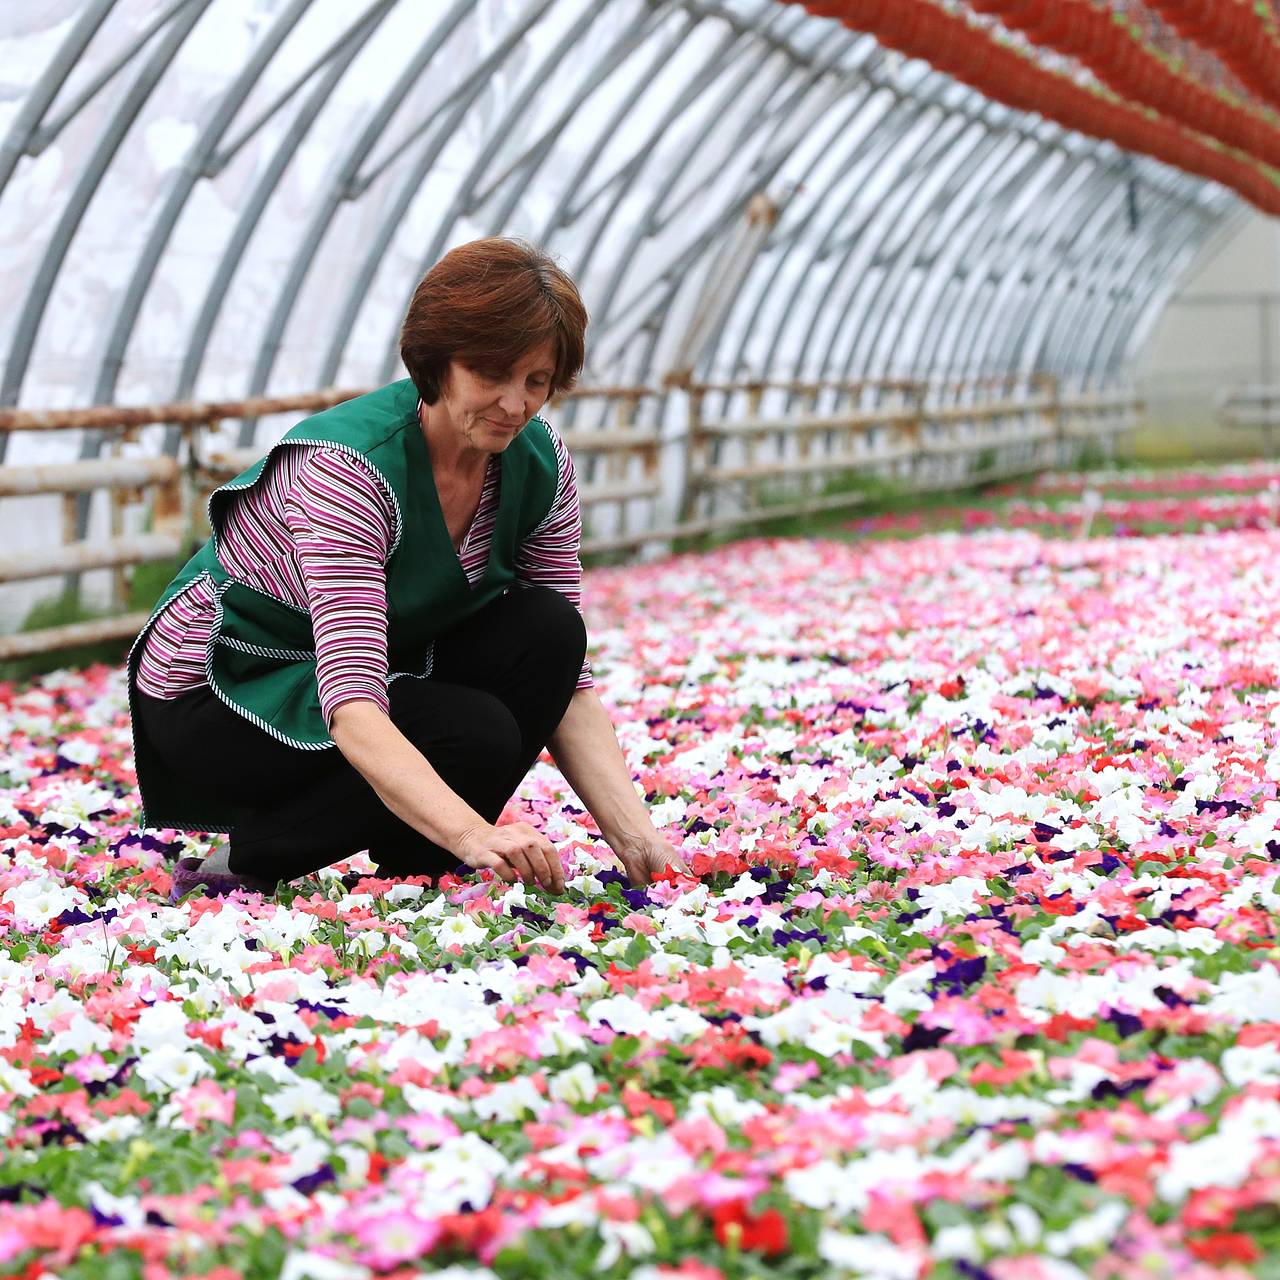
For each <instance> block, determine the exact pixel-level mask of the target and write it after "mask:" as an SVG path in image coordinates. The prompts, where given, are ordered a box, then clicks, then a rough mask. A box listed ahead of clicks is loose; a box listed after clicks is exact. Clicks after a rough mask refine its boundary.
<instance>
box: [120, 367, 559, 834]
mask: <svg viewBox="0 0 1280 1280" xmlns="http://www.w3.org/2000/svg"><path fill="white" fill-rule="evenodd" d="M298 444H322V445H326V446H328V447H331V448H338V449H341V450H343V451H344V452H346V453H350V454H353V455H359V456H362V457H363V458H364V459H365V460H366V461H367V463H368V464H369V465H370V467H371V468H372V469H373V471H374V473H375V474H376V475H377V476H378V478H379V479H380V480H381V482H382V485H383V488H384V489H385V490H386V491H387V492H388V493H389V494H390V495H391V500H392V506H393V508H394V511H395V528H394V529H393V531H392V544H391V552H390V554H389V555H388V557H387V565H386V571H387V655H388V665H389V668H390V676H389V679H390V680H396V679H399V678H400V677H402V676H416V677H417V678H419V679H422V678H425V677H426V676H428V675H429V674H430V671H431V644H432V641H433V640H434V639H435V637H436V636H438V635H440V634H441V633H442V632H445V631H448V630H450V629H451V628H452V627H454V626H456V625H457V624H458V623H460V622H462V621H463V620H464V619H465V618H467V617H469V616H470V615H471V614H473V613H475V612H476V611H477V610H479V609H482V608H484V607H485V606H486V605H487V604H489V603H491V602H492V601H493V600H494V599H496V598H497V597H498V596H500V595H501V594H503V592H504V591H506V590H507V589H508V588H509V587H510V585H511V583H512V582H513V581H514V579H515V557H516V551H517V549H518V548H519V546H520V544H521V542H523V541H524V539H525V538H526V537H528V535H529V534H530V533H531V532H532V531H533V529H534V528H535V527H536V526H537V525H538V524H539V523H540V522H541V521H542V519H543V517H544V516H545V515H546V514H547V512H548V511H550V509H551V504H552V502H553V501H554V499H555V493H556V486H557V483H558V478H559V473H558V467H557V464H556V456H555V450H554V448H553V447H552V444H551V437H550V435H549V434H548V430H547V425H546V423H545V422H543V421H542V419H540V418H537V417H535V418H533V419H532V420H531V421H530V422H529V423H528V424H526V426H525V428H524V430H523V431H521V432H520V433H519V434H518V435H517V436H516V437H515V439H513V440H512V442H511V443H510V444H509V445H508V446H507V448H506V450H505V451H504V452H503V454H502V464H501V465H502V480H501V492H500V494H499V503H498V514H497V520H496V524H495V526H494V531H493V542H492V546H491V548H490V551H489V563H488V566H487V567H486V569H485V572H484V576H483V577H482V578H481V579H480V581H479V582H478V583H477V584H476V586H475V587H474V588H473V587H472V586H471V584H470V583H469V582H468V580H467V576H466V574H465V573H464V572H463V570H462V565H461V563H460V562H459V560H458V555H457V552H456V551H455V550H454V548H453V543H452V541H451V539H450V537H449V531H448V528H447V527H446V525H445V522H444V515H443V513H442V512H441V510H440V500H439V497H438V496H437V493H436V486H435V478H434V476H433V474H432V470H431V456H430V454H429V453H428V451H427V443H426V440H425V438H424V437H423V434H422V427H421V424H420V422H419V420H418V392H417V389H416V388H415V387H414V384H413V383H412V382H411V381H410V380H409V379H407V378H406V379H404V380H403V381H401V382H393V383H391V384H390V386H386V387H382V388H380V389H379V390H377V391H372V392H370V393H369V394H368V395H363V396H359V397H357V398H356V399H354V400H348V401H346V402H345V403H343V404H339V405H335V406H334V407H333V408H332V409H326V410H325V411H324V412H323V413H318V414H316V415H315V416H314V417H311V418H307V419H305V420H304V421H303V422H300V423H299V424H298V425H297V426H296V427H294V428H293V429H292V430H290V431H289V432H288V433H286V435H285V436H284V438H283V439H282V440H281V441H280V442H279V443H278V444H276V445H275V446H274V447H273V448H272V450H271V451H270V452H269V453H268V454H267V455H266V456H265V457H264V458H263V459H262V460H261V461H259V462H256V463H254V465H253V466H251V467H250V468H249V469H248V470H246V471H243V472H241V473H240V475H238V476H236V478H235V479H234V480H231V481H228V483H226V484H224V485H223V486H222V487H221V488H219V489H217V490H215V491H214V493H212V494H211V495H210V497H209V527H210V528H211V529H212V531H213V534H212V537H210V538H209V540H208V541H207V542H206V543H205V544H204V546H203V547H201V548H200V550H199V551H197V552H196V554H195V555H194V556H192V557H191V559H190V560H189V561H188V562H187V564H186V566H185V567H184V568H183V569H182V570H181V571H180V572H179V574H178V576H177V577H176V578H174V580H173V581H172V582H171V583H170V584H169V586H168V587H167V588H166V589H165V592H164V594H163V595H162V596H161V597H160V601H159V603H158V604H157V605H156V607H155V610H154V611H153V612H152V614H151V617H150V618H149V619H148V620H147V623H146V626H144V627H143V629H142V631H141V633H140V634H139V636H138V638H137V639H136V640H135V641H134V643H133V647H132V648H131V649H130V651H129V663H128V667H129V709H130V712H131V715H132V721H133V744H134V762H135V766H136V768H137V772H138V788H139V790H140V791H141V793H142V801H143V813H142V816H141V818H140V825H142V826H149V827H174V828H177V829H178V830H182V831H230V830H231V829H232V828H233V827H234V826H235V823H236V821H237V820H238V819H239V818H241V817H242V810H241V807H240V805H238V803H237V801H236V799H235V797H232V796H219V795H214V794H213V793H212V792H211V791H210V790H209V789H207V788H200V787H198V786H195V785H192V784H191V783H189V782H184V781H183V780H182V779H181V778H179V777H178V776H177V775H176V774H175V773H174V772H173V771H172V770H171V769H170V768H169V767H168V765H167V762H166V761H165V759H164V757H163V756H162V755H161V754H160V752H159V751H157V750H155V749H154V748H153V747H152V744H151V743H150V742H149V741H148V740H147V735H146V733H145V732H144V730H143V728H142V724H141V722H140V719H139V717H138V714H137V696H138V695H137V689H136V683H137V669H138V661H139V658H140V656H141V653H142V646H143V642H144V641H145V639H146V636H147V633H148V632H149V631H150V629H151V625H152V623H154V622H155V620H156V618H157V617H158V616H159V614H160V612H161V610H162V609H164V607H165V606H166V605H167V604H168V603H169V602H170V601H171V600H173V599H174V597H175V596H177V595H180V594H181V593H182V592H183V591H186V590H187V589H188V588H189V587H191V586H192V585H193V584H194V583H195V582H196V581H197V580H200V579H207V580H209V581H210V582H211V583H212V585H213V588H214V591H215V594H216V597H217V613H216V615H215V618H214V625H213V636H212V640H211V642H210V646H209V652H208V656H207V659H206V671H207V673H208V681H209V685H210V687H211V688H212V689H213V692H214V693H215V694H217V696H218V697H219V698H221V699H222V701H223V702H225V703H226V704H227V705H228V706H229V707H231V708H232V710H234V711H237V712H239V713H240V714H241V715H242V716H244V717H245V718H246V719H248V720H251V721H252V722H253V723H254V724H256V725H257V726H258V727H259V728H261V729H263V730H264V731H265V732H267V733H269V734H271V736H272V737H274V738H278V739H280V741H281V742H285V743H287V744H288V745H289V746H291V747H296V748H297V749H298V750H300V751H319V750H324V749H326V748H328V747H332V746H333V745H334V744H333V739H332V738H331V737H330V736H329V731H328V727H327V726H326V725H325V722H324V717H323V716H322V715H321V712H320V693H319V689H318V687H317V685H316V653H315V637H314V635H313V633H312V629H311V615H310V614H309V613H308V612H307V611H306V610H304V609H299V608H297V607H296V606H294V605H291V604H286V603H285V602H284V601H283V600H278V599H275V598H274V597H272V596H269V595H266V594H264V593H263V592H262V591H259V590H257V589H256V588H254V587H251V586H249V585H248V584H247V583H244V582H240V581H238V580H236V579H235V578H233V577H231V575H230V574H229V573H228V572H227V570H226V569H225V567H224V566H223V565H222V562H221V561H220V560H219V559H218V535H219V532H220V530H221V526H222V522H223V520H224V519H225V517H226V512H227V509H228V506H229V503H230V501H231V500H232V498H233V497H234V496H235V495H236V494H237V493H239V492H241V491H242V490H245V489H250V488H252V487H253V486H254V485H255V484H256V483H257V482H258V480H259V479H260V478H261V477H262V474H263V472H264V470H265V468H266V465H267V462H268V460H269V459H270V457H271V455H272V454H273V453H274V452H275V450H276V449H280V448H283V447H286V446H290V445H298ZM192 745H193V746H198V744H194V743H193V744H192Z"/></svg>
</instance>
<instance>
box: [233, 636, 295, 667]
mask: <svg viewBox="0 0 1280 1280" xmlns="http://www.w3.org/2000/svg"><path fill="white" fill-rule="evenodd" d="M214 643H215V644H224V645H226V646H227V648H228V649H235V650H237V651H238V652H240V653H252V654H254V655H255V656H257V657H259V658H284V659H285V660H286V661H288V662H308V661H310V660H311V659H312V658H314V657H315V656H316V651H315V650H314V649H272V648H268V647H267V646H266V645H263V644H250V643H249V642H248V641H247V640H236V639H235V638H234V637H232V636H218V637H217V639H216V640H215V641H214Z"/></svg>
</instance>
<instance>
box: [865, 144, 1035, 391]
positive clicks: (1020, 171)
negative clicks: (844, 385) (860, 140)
mask: <svg viewBox="0 0 1280 1280" xmlns="http://www.w3.org/2000/svg"><path fill="white" fill-rule="evenodd" d="M993 139H994V140H993V144H992V146H991V147H990V149H989V150H988V152H987V154H986V156H985V157H984V158H983V159H982V160H980V161H979V162H978V163H976V164H975V165H974V166H973V170H972V173H971V175H969V176H968V177H966V179H965V181H964V182H963V184H962V185H961V187H960V189H959V190H958V191H956V192H955V193H954V194H953V195H952V196H951V199H950V201H949V202H948V203H946V204H945V205H944V206H943V208H942V210H941V211H940V213H939V215H938V217H937V219H936V221H935V223H934V225H933V226H932V227H930V228H927V229H926V228H923V227H922V228H921V229H920V232H919V234H918V240H919V243H918V244H914V245H913V246H912V247H911V248H910V249H909V250H908V249H906V248H904V250H903V252H902V253H900V254H899V255H898V262H897V263H896V264H895V266H894V268H893V270H892V271H891V273H890V278H889V280H887V281H886V285H885V292H886V294H887V297H888V305H887V307H886V310H885V314H884V318H883V321H882V322H881V323H880V324H879V325H871V324H870V323H869V322H868V324H866V325H864V329H868V328H869V329H870V331H871V342H870V349H869V350H868V352H867V357H866V360H865V361H864V362H863V365H862V369H863V371H864V376H866V377H868V378H873V379H874V378H888V377H893V376H898V377H903V376H907V375H908V373H909V372H910V370H912V369H914V368H915V367H916V361H915V359H914V355H911V356H908V355H907V352H906V351H905V349H904V348H905V347H906V330H907V326H908V325H909V323H910V321H911V318H912V317H913V316H918V315H922V314H923V315H927V314H928V309H927V307H926V306H924V305H922V301H921V299H922V298H927V297H928V295H929V292H930V289H929V286H930V284H931V283H932V282H934V281H942V280H945V278H946V276H947V274H948V273H949V272H950V271H951V269H952V264H953V263H955V262H956V261H957V259H958V258H959V257H960V256H961V255H962V254H965V253H967V252H968V251H969V250H970V249H971V247H972V245H973V243H974V241H975V240H977V239H978V237H979V235H980V234H981V232H982V231H983V230H984V229H985V228H989V227H990V225H991V222H990V219H989V215H990V212H991V211H990V210H989V209H988V208H987V206H986V205H984V204H983V203H982V202H981V199H980V197H981V196H982V195H983V194H984V192H986V191H987V190H988V189H987V186H986V184H987V179H988V177H989V176H991V177H993V178H994V177H995V173H994V172H993V171H997V170H998V169H999V166H1001V165H1006V164H1007V165H1008V166H1009V167H1008V169H1007V170H1006V171H1005V172H1004V173H1003V174H1002V175H1000V176H999V178H998V179H997V180H996V184H995V186H994V187H993V188H992V189H991V190H990V193H989V196H988V198H989V199H990V200H991V201H992V202H996V201H1002V202H1004V193H1005V192H1006V191H1008V190H1009V188H1010V187H1012V188H1013V197H1016V195H1017V193H1018V192H1019V191H1021V190H1023V189H1025V185H1026V182H1030V181H1034V178H1035V176H1036V172H1042V173H1043V172H1046V170H1045V168H1044V165H1043V157H1042V156H1040V155H1039V153H1038V151H1037V149H1036V147H1035V146H1034V144H1032V143H1031V142H1029V141H1027V140H1026V139H1025V138H1024V139H1019V138H1018V137H1017V136H1016V135H1014V134H1009V133H1005V134H995V135H993ZM1019 148H1023V149H1025V151H1026V157H1025V159H1024V160H1023V161H1022V163H1021V164H1017V163H1016V162H1015V157H1016V155H1017V154H1018V151H1019ZM1028 169H1031V170H1033V172H1032V173H1031V174H1030V175H1028V176H1027V177H1026V178H1025V180H1024V175H1026V174H1027V170H1028ZM1013 197H1010V199H1009V200H1008V201H1007V202H1005V203H1012V199H1013ZM1003 216H1004V214H1003V212H1002V213H1001V217H1002V218H1003ZM913 239H914V238H913ZM939 240H940V241H941V243H942V245H943V247H942V248H941V249H938V250H935V251H934V252H933V254H932V256H931V257H930V256H929V251H928V246H929V243H930V242H931V241H939ZM913 271H918V273H919V278H918V279H917V280H916V281H915V282H914V284H913V282H912V280H911V274H912V272H913ZM895 353H896V354H897V356H898V363H899V364H900V365H901V366H902V367H901V368H894V367H893V365H894V358H895ZM851 358H852V354H851Z"/></svg>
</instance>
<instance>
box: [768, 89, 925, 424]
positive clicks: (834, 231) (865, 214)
mask: <svg viewBox="0 0 1280 1280" xmlns="http://www.w3.org/2000/svg"><path fill="white" fill-rule="evenodd" d="M935 109H936V107H935V104H933V103H930V102H924V101H919V100H916V99H912V98H903V99H898V100H897V101H895V103H894V104H893V105H892V106H891V107H890V109H889V111H888V112H887V113H886V114H885V115H884V116H883V117H881V119H880V121H879V122H878V123H879V126H880V128H881V129H883V130H884V134H883V137H880V138H873V137H872V136H871V135H866V136H865V137H864V138H860V139H859V141H858V146H859V147H861V145H862V143H863V142H864V141H865V142H867V144H868V145H867V149H866V150H865V151H863V152H861V154H859V153H858V152H857V151H855V157H854V160H853V161H852V162H851V169H850V177H851V178H854V179H856V178H857V177H858V176H859V175H860V174H861V173H862V172H865V171H866V170H867V169H868V168H869V167H870V166H872V165H876V164H880V163H883V164H886V165H889V164H892V163H894V161H895V159H896V157H897V156H898V155H899V153H901V152H902V151H903V150H904V148H909V147H912V146H913V135H914V134H915V132H916V131H918V130H920V129H922V128H923V122H924V119H925V117H926V115H927V114H928V113H929V112H930V111H932V110H935ZM891 129H892V130H893V131H892V132H889V131H890V130H891ZM926 140H927V139H925V138H921V139H919V140H916V141H915V142H914V146H915V148H916V149H917V150H918V149H919V146H920V145H923V143H924V142H925V141H926ZM912 154H914V152H913V153H912ZM854 164H856V165H857V168H856V169H855V168H853V165H854ZM835 187H836V184H835V183H833V184H832V185H831V186H830V187H829V188H828V192H830V191H832V190H834V189H835ZM898 195H900V196H901V198H903V199H905V198H906V197H907V196H908V195H909V191H906V190H905V189H903V188H902V186H901V184H898V185H895V186H894V187H893V188H892V189H891V190H890V192H889V195H888V196H887V197H886V204H890V203H891V202H892V201H893V199H894V197H895V196H898ZM827 198H828V199H829V198H830V196H829V194H828V195H827ZM843 212H844V211H843V210H842V209H840V208H836V209H835V210H833V217H832V221H831V225H830V226H828V227H827V229H826V230H825V232H824V233H823V234H822V235H821V236H820V237H818V238H817V239H816V240H815V241H814V243H812V244H811V245H810V246H809V253H808V257H807V260H802V262H803V265H802V267H801V268H800V269H799V270H797V271H796V272H795V276H796V279H795V283H794V285H793V287H792V290H791V293H790V295H789V296H788V297H787V298H786V299H785V301H784V302H783V304H782V305H781V306H780V307H779V308H778V317H777V323H776V324H775V326H774V330H773V336H772V338H771V339H770V341H769V344H768V346H767V348H766V355H765V358H764V360H763V361H762V370H763V371H764V372H770V373H771V372H772V370H774V369H775V368H777V367H778V366H779V363H780V359H781V357H780V351H781V350H782V349H783V345H784V341H785V338H786V336H787V333H788V331H789V330H792V329H794V328H797V327H799V328H800V329H801V330H802V336H801V339H800V343H799V346H798V348H797V349H798V350H799V352H800V353H801V359H800V360H799V361H797V363H796V366H795V367H794V368H792V369H791V370H790V371H789V376H790V377H791V378H792V379H794V378H795V377H797V376H798V375H799V374H800V373H801V372H802V371H803V370H802V361H803V353H804V352H805V351H807V350H808V349H809V348H810V346H811V345H812V344H813V342H814V340H815V334H816V332H817V329H818V326H819V324H820V322H821V321H822V319H823V317H824V309H823V308H822V307H821V306H810V307H807V308H802V306H801V304H800V300H801V296H802V294H803V292H804V291H805V289H806V288H810V289H812V288H820V289H821V291H822V294H823V295H824V296H826V295H827V292H828V289H829V288H830V285H831V283H832V282H833V281H836V280H839V279H840V278H841V275H842V273H843V272H844V271H846V270H847V268H848V264H849V259H850V258H851V257H852V256H853V255H854V253H855V252H856V249H857V245H858V232H857V231H854V232H852V233H850V231H849V229H848V225H847V222H846V221H845V220H844V219H843V218H842V214H843ZM877 216H885V211H884V207H883V206H882V207H881V208H880V209H879V210H877V209H867V210H861V211H860V226H861V227H862V228H866V227H868V226H870V225H872V224H873V222H874V220H875V218H876V217H877ZM840 244H844V246H845V257H844V259H843V260H842V261H834V262H832V265H831V268H830V270H829V271H828V272H827V273H826V283H824V284H818V283H817V282H814V281H812V277H813V274H814V272H815V271H816V270H817V265H818V264H819V263H824V262H826V261H827V260H828V259H833V258H834V257H835V255H836V253H837V247H838V245H840ZM797 248H799V245H797ZM793 402H794V395H793V394H792V393H788V395H787V396H786V397H785V400H784V411H785V410H788V409H790V407H791V405H792V403H793Z"/></svg>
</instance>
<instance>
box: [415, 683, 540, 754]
mask: <svg viewBox="0 0 1280 1280" xmlns="http://www.w3.org/2000/svg"><path fill="white" fill-rule="evenodd" d="M393 687H394V686H393ZM398 692H399V693H400V694H401V695H402V696H401V697H398V698H395V697H393V699H392V704H391V719H392V722H393V723H394V724H395V725H396V727H397V728H398V729H399V730H400V731H401V732H402V733H403V734H404V736H405V737H406V738H408V739H409V741H410V742H412V743H413V745H414V746H415V747H417V748H418V750H419V751H421V752H422V754H423V755H424V756H426V757H427V759H428V760H429V761H430V762H431V764H432V766H433V767H434V768H435V769H436V771H437V772H438V773H441V774H443V775H445V776H446V777H447V776H449V775H450V774H467V775H470V774H474V773H478V772H484V771H487V770H489V769H493V770H495V771H497V772H499V773H505V772H507V771H508V770H509V769H511V768H512V767H513V766H514V765H515V764H516V762H517V761H518V760H519V759H520V756H521V752H522V750H523V739H522V736H521V733H520V726H519V725H518V724H517V723H516V718H515V716H513V715H512V714H511V711H510V710H509V709H508V707H507V705H506V704H505V703H504V702H503V701H502V700H501V699H500V698H497V697H495V696H494V695H493V694H491V693H486V692H485V691H484V690H481V689H469V688H464V687H461V686H457V685H445V686H441V685H438V684H435V683H433V682H431V681H426V682H423V683H422V684H418V683H416V682H415V684H413V685H406V686H405V688H403V689H402V690H399V691H398ZM415 695H416V696H415Z"/></svg>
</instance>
